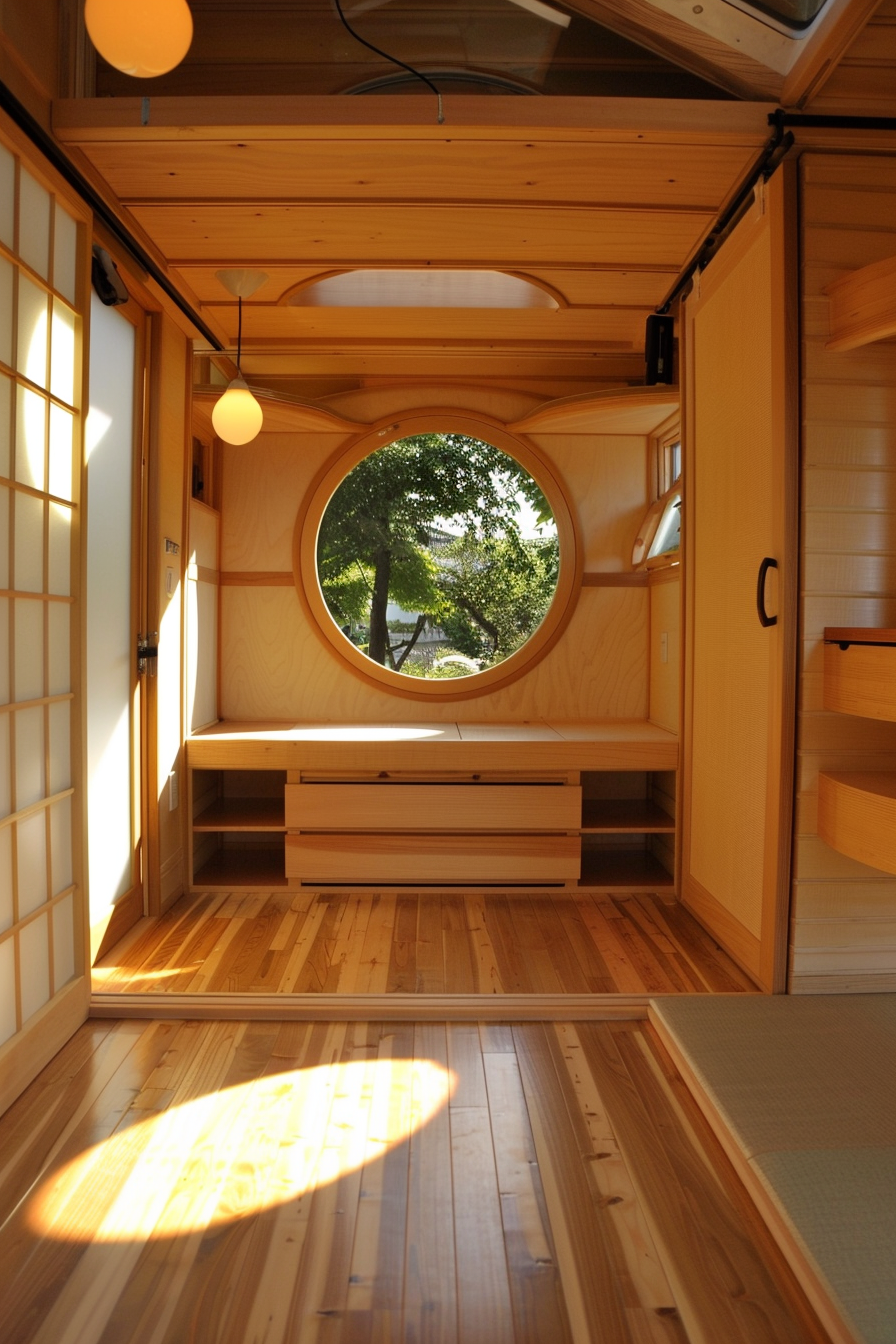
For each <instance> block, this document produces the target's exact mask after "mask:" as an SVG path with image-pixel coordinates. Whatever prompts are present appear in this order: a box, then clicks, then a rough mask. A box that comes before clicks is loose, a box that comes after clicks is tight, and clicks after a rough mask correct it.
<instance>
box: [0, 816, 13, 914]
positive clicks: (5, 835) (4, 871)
mask: <svg viewBox="0 0 896 1344" xmlns="http://www.w3.org/2000/svg"><path fill="white" fill-rule="evenodd" d="M12 916H13V909H12V826H0V933H3V932H4V931H5V930H6V929H9V928H11V927H12V922H13V921H12Z"/></svg>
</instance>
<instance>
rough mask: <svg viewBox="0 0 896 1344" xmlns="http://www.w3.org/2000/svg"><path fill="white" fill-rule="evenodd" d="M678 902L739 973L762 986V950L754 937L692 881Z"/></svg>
mask: <svg viewBox="0 0 896 1344" xmlns="http://www.w3.org/2000/svg"><path fill="white" fill-rule="evenodd" d="M680 899H681V903H682V905H683V906H684V908H685V910H688V911H689V912H690V913H691V914H692V915H693V916H694V918H695V919H696V920H697V922H698V923H699V924H702V925H703V927H704V929H706V931H707V933H709V934H711V935H712V937H713V938H715V939H716V941H717V942H718V943H719V944H720V945H721V947H723V948H724V950H725V951H726V952H727V953H728V955H729V957H731V958H732V960H734V961H736V962H737V964H738V966H740V968H741V970H743V971H746V973H747V975H749V976H750V978H751V979H753V980H755V981H756V983H757V984H761V981H760V979H759V975H760V953H761V948H760V942H759V939H758V938H757V937H756V936H755V934H752V933H750V932H749V930H748V929H745V928H744V926H743V924H741V922H740V921H739V920H738V919H735V917H734V915H732V913H731V911H730V910H728V909H726V907H725V906H724V905H722V903H721V902H720V901H717V900H716V898H715V896H713V895H711V894H710V893H709V892H708V891H706V890H705V888H703V887H701V886H700V885H699V883H697V882H696V881H695V880H694V879H693V878H692V879H691V881H690V883H689V884H688V891H687V894H683V895H682V896H681V898H680ZM763 988H764V986H763Z"/></svg>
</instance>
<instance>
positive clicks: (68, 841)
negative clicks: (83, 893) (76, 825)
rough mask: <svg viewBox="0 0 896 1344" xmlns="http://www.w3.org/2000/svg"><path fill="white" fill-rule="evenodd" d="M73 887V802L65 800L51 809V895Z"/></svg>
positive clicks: (69, 799)
mask: <svg viewBox="0 0 896 1344" xmlns="http://www.w3.org/2000/svg"><path fill="white" fill-rule="evenodd" d="M71 885H72V800H71V798H63V799H61V800H60V802H58V803H54V804H53V806H52V807H51V808H50V894H51V895H52V896H56V895H58V893H59V892H60V891H65V888H66V887H70V886H71Z"/></svg>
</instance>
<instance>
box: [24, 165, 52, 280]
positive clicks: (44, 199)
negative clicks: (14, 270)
mask: <svg viewBox="0 0 896 1344" xmlns="http://www.w3.org/2000/svg"><path fill="white" fill-rule="evenodd" d="M19 256H20V257H21V258H22V260H23V261H25V262H27V263H28V265H29V266H30V267H31V268H32V269H33V270H35V271H37V273H38V275H39V276H41V277H42V278H43V279H44V280H46V279H48V278H49V274H50V193H49V192H48V191H47V190H46V189H45V188H44V187H42V186H41V184H40V183H39V182H36V181H35V180H34V178H33V177H32V176H31V174H30V173H29V172H27V171H26V170H25V168H21V167H20V169H19Z"/></svg>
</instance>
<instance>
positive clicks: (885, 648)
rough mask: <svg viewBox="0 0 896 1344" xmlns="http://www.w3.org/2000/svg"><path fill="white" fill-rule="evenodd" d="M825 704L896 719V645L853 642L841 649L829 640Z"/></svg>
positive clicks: (867, 715)
mask: <svg viewBox="0 0 896 1344" xmlns="http://www.w3.org/2000/svg"><path fill="white" fill-rule="evenodd" d="M867 633H873V632H867ZM827 634H828V631H825V635H827ZM824 707H825V709H833V710H836V711H837V712H838V713H840V714H859V715H861V716H862V717H864V718H869V719H891V720H893V719H896V645H893V644H850V645H849V647H848V648H845V649H841V647H840V645H839V644H834V643H826V644H825V646H824Z"/></svg>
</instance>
